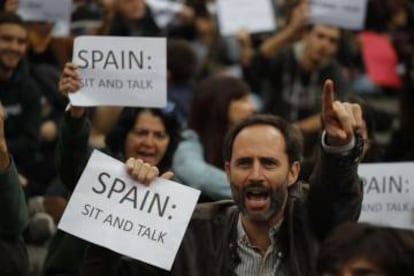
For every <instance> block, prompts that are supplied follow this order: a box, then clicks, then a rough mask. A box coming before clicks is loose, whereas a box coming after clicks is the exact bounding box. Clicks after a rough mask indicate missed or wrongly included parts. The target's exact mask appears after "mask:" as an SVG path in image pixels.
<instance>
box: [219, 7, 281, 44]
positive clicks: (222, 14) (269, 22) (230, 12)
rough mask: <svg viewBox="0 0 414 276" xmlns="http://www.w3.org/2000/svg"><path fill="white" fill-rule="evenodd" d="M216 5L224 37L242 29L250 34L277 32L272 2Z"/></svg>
mask: <svg viewBox="0 0 414 276" xmlns="http://www.w3.org/2000/svg"><path fill="white" fill-rule="evenodd" d="M216 5H217V16H218V23H219V27H220V33H221V35H223V36H228V35H233V34H235V33H236V32H237V31H239V30H241V29H244V30H247V31H248V32H250V33H259V32H271V31H274V30H276V19H275V15H274V12H273V6H272V3H271V0H218V1H217V4H216Z"/></svg>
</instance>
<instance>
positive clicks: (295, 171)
mask: <svg viewBox="0 0 414 276" xmlns="http://www.w3.org/2000/svg"><path fill="white" fill-rule="evenodd" d="M299 171H300V163H299V161H295V162H293V164H292V165H291V166H290V169H289V175H288V186H291V185H293V184H295V183H296V181H297V180H298V176H299Z"/></svg>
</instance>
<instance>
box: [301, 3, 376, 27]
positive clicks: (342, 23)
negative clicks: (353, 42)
mask: <svg viewBox="0 0 414 276" xmlns="http://www.w3.org/2000/svg"><path fill="white" fill-rule="evenodd" d="M367 3H368V1H367V0H310V1H309V20H310V22H312V23H321V24H328V25H333V26H338V27H341V28H344V29H351V30H360V29H362V28H363V27H364V22H365V16H366V10H367Z"/></svg>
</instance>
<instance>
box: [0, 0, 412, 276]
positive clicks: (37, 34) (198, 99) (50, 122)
mask: <svg viewBox="0 0 414 276" xmlns="http://www.w3.org/2000/svg"><path fill="white" fill-rule="evenodd" d="M162 2H172V3H169V4H171V5H169V6H168V7H163V6H162V5H163V4H165V3H162ZM0 3H1V4H0V8H1V10H2V11H3V12H4V14H3V15H2V18H1V19H0V66H1V67H2V69H1V70H0V101H1V102H2V104H3V106H4V110H5V114H6V115H5V137H6V140H7V143H8V147H9V151H10V153H11V155H12V156H13V159H14V162H15V163H16V166H17V169H18V172H19V179H20V183H21V185H22V186H23V189H24V192H25V196H26V202H27V206H28V210H29V217H30V220H29V224H28V226H27V227H26V229H25V230H24V233H23V237H24V239H25V242H26V244H27V246H28V252H29V263H30V265H29V270H30V275H43V273H46V274H49V275H76V273H77V272H78V271H77V269H78V268H79V262H80V260H81V257H82V246H83V245H82V244H81V243H82V242H81V241H77V242H69V241H67V242H66V243H64V244H63V243H62V239H60V240H59V239H58V240H59V243H58V242H57V239H56V235H59V231H58V232H57V230H56V225H57V223H58V221H59V218H60V217H61V215H62V213H63V210H64V208H65V206H66V202H67V199H68V197H69V196H70V193H71V189H73V187H72V188H71V187H68V185H65V183H62V179H61V175H60V170H58V166H57V165H56V164H57V163H56V162H55V160H56V158H55V155H56V148H57V147H58V141H59V132H60V131H59V130H60V129H61V121H62V118H63V116H64V110H65V106H66V105H67V104H68V100H67V99H66V98H65V97H63V96H62V95H61V93H60V92H59V89H58V82H59V76H60V73H61V71H62V70H63V68H64V66H65V64H66V63H67V62H70V61H71V60H72V50H73V41H74V39H75V38H76V37H77V36H80V35H111V36H146V37H166V38H167V72H168V74H167V97H168V105H167V106H166V107H165V108H163V109H145V108H143V109H131V108H121V107H112V106H101V107H95V108H91V109H90V110H88V114H87V116H88V118H89V120H90V123H91V131H90V133H89V144H90V145H91V146H93V147H95V148H99V149H104V148H105V149H107V148H109V149H110V151H111V152H112V153H113V154H114V155H115V156H117V157H119V158H120V159H122V158H124V157H125V156H128V149H127V148H124V147H125V146H124V143H125V145H127V140H128V139H129V138H128V137H129V135H130V132H133V133H134V135H136V136H137V137H138V138H139V139H141V140H139V143H141V144H142V145H141V144H140V147H139V149H138V150H137V153H136V154H137V155H138V156H139V155H141V156H142V157H143V159H145V158H147V159H148V160H152V162H153V164H154V165H159V166H160V168H161V169H162V170H172V171H173V172H174V173H175V178H176V180H177V181H178V182H180V183H183V184H186V185H189V186H192V187H195V188H198V189H200V190H201V191H202V196H201V199H200V201H213V200H220V199H226V198H231V192H230V188H229V186H228V184H227V179H226V176H225V173H224V171H223V165H224V161H223V157H222V144H223V140H224V135H225V133H226V131H227V130H228V128H229V127H230V126H231V125H232V124H233V123H234V122H237V121H239V120H240V119H243V118H246V117H247V116H249V115H251V114H253V113H255V112H263V113H272V114H275V115H279V116H282V117H284V118H285V119H287V120H289V121H290V122H292V123H294V124H296V125H297V126H298V127H299V128H300V129H301V130H302V133H303V135H304V139H305V140H304V142H305V149H304V156H303V169H302V177H303V178H304V179H306V178H307V177H308V176H309V173H310V171H311V169H312V164H313V160H314V157H315V149H316V147H317V146H318V143H317V142H315V141H317V139H318V135H319V132H320V129H321V121H320V116H319V113H320V106H321V103H320V101H321V99H320V95H321V91H322V89H321V88H322V84H323V81H324V80H325V79H326V78H331V79H333V80H334V82H335V89H336V92H337V95H338V97H340V98H341V99H346V100H348V101H354V102H357V103H360V104H361V105H362V106H363V111H364V119H365V123H366V132H365V133H364V150H365V155H364V160H363V162H396V161H414V127H413V126H414V108H413V103H414V89H413V84H414V67H413V62H414V47H413V46H414V1H412V0H368V8H367V13H366V18H365V23H364V28H363V29H362V30H358V31H354V30H345V29H340V28H338V27H334V26H329V25H323V24H311V25H310V24H308V23H307V14H308V11H307V5H306V3H305V1H302V0H274V2H273V7H274V12H275V15H276V17H275V18H276V20H277V31H275V32H270V33H254V34H250V33H248V32H247V31H246V30H243V29H241V30H239V31H238V32H237V33H236V34H234V35H232V36H222V35H220V32H219V27H218V21H217V14H216V12H217V9H216V6H215V1H214V0H181V1H180V0H176V1H174V0H158V1H157V0H73V3H72V10H71V22H70V34H69V35H67V36H54V34H53V29H54V23H53V22H33V21H30V22H25V26H26V27H27V34H28V35H27V40H26V39H25V38H24V37H23V40H22V41H17V42H16V43H14V44H13V43H11V42H10V41H9V40H8V35H9V33H13V34H14V30H10V29H8V28H7V26H8V25H7V24H3V22H10V21H7V20H10V15H8V14H9V13H15V12H16V11H17V7H18V1H17V0H2V1H0ZM8 16H9V19H7V18H8ZM4 18H6V19H4ZM372 37H374V38H379V39H380V40H381V45H388V46H389V47H390V52H391V53H392V54H393V55H395V56H392V55H391V57H394V59H393V58H391V60H386V61H384V60H382V59H383V58H384V56H385V55H384V56H383V55H381V53H380V54H379V55H376V56H374V57H373V56H372V55H371V56H370V55H369V53H371V51H373V50H374V49H375V48H376V47H377V45H375V41H376V40H375V39H370V38H372ZM378 45H379V44H378ZM378 47H379V46H378ZM368 56H369V57H368ZM389 57H390V55H389V54H387V57H386V58H389ZM373 64H374V65H373ZM372 66H374V68H372ZM375 66H377V67H381V66H383V67H386V68H383V69H384V70H385V72H386V73H382V75H384V74H385V75H386V76H387V72H389V71H391V73H392V74H391V75H393V76H394V75H395V77H394V79H393V80H392V81H390V80H389V79H381V78H376V77H375V76H378V74H375V73H372V70H374V71H375V69H377V70H380V71H381V68H375ZM3 67H4V68H6V69H7V70H5V69H4V68H3ZM7 72H8V74H7ZM379 74H381V73H379ZM154 118H155V119H156V118H158V121H157V120H155V123H154ZM151 120H153V121H151ZM157 123H158V124H159V131H158V132H154V133H153V134H151V133H148V132H146V128H145V124H152V125H154V124H157ZM140 124H142V126H141V125H140ZM137 125H139V126H141V127H140V128H138V129H135V128H134V126H137ZM165 136H167V137H168V138H169V139H168V141H167V140H165V139H164V138H165ZM138 138H137V139H138ZM166 141H167V142H166ZM150 158H152V159H150ZM63 246H65V248H64V249H62V247H63ZM56 271H65V273H66V274H53V273H55V272H56Z"/></svg>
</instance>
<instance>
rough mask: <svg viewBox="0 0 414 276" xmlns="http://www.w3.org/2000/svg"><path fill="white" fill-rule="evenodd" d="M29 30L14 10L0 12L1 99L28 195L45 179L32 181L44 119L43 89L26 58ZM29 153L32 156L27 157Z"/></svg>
mask: <svg viewBox="0 0 414 276" xmlns="http://www.w3.org/2000/svg"><path fill="white" fill-rule="evenodd" d="M27 38H28V32H27V29H26V26H25V24H24V22H23V20H22V19H21V18H20V17H19V16H18V15H17V14H14V13H0V49H1V50H0V101H1V103H2V104H3V106H4V110H5V114H6V116H5V119H6V125H5V126H4V132H5V137H6V139H7V147H8V150H9V152H10V153H11V155H13V158H14V160H15V162H16V166H17V168H18V170H19V172H20V173H21V174H22V175H24V176H25V177H26V178H27V179H28V181H29V184H28V185H27V187H26V189H25V190H26V193H27V194H28V195H34V194H38V193H40V192H41V191H42V189H43V188H44V185H43V183H36V181H32V180H33V178H32V174H33V173H34V171H33V168H32V165H33V164H35V163H36V162H37V159H38V151H39V129H40V122H41V106H40V97H41V92H40V88H39V85H38V83H37V82H36V81H35V79H34V78H33V77H32V76H31V74H30V70H29V64H28V62H27V60H26V59H25V56H26V49H27ZM28 156H30V158H28Z"/></svg>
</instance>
